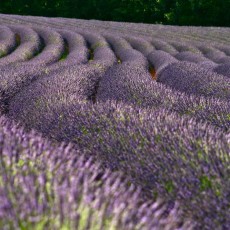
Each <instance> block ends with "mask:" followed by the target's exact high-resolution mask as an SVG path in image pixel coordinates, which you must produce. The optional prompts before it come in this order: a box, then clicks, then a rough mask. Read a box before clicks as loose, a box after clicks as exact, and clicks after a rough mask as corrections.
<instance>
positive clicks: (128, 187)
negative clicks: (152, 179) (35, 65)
mask: <svg viewBox="0 0 230 230" xmlns="http://www.w3.org/2000/svg"><path fill="white" fill-rule="evenodd" d="M0 123H1V128H0V133H1V139H0V149H1V151H0V158H1V161H0V172H1V174H0V198H1V205H0V227H1V228H2V229H12V228H14V229H25V228H26V229H30V228H35V229H44V228H45V229H63V228H65V229H85V228H87V229H109V228H111V227H113V228H114V229H154V228H155V229H157V228H164V227H167V228H168V229H174V228H175V227H177V226H180V227H188V228H189V229H190V228H191V227H192V224H191V223H190V222H189V221H188V220H183V219H182V216H181V211H180V209H179V207H178V205H175V206H174V207H173V208H171V209H170V210H168V207H169V206H168V204H167V202H163V201H162V200H156V201H155V202H151V201H144V199H143V198H142V197H141V193H140V191H141V190H140V188H137V187H134V185H133V184H130V183H129V182H128V180H127V179H125V177H124V175H122V174H121V173H112V172H111V171H109V170H105V171H103V170H102V169H101V167H100V164H99V163H98V162H95V160H94V159H93V158H92V157H87V156H86V155H82V154H83V153H82V152H81V151H79V150H75V149H73V147H71V146H70V145H68V146H66V147H64V145H60V144H54V143H52V142H50V141H48V140H46V139H44V138H42V137H41V136H40V135H38V134H36V135H35V133H28V134H27V133H25V132H24V130H23V129H21V128H18V127H17V126H15V124H12V123H11V122H9V121H8V120H7V119H6V118H0Z"/></svg>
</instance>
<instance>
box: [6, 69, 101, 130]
mask: <svg viewBox="0 0 230 230" xmlns="http://www.w3.org/2000/svg"><path fill="white" fill-rule="evenodd" d="M104 72H105V69H103V68H101V67H100V66H99V67H97V66H96V67H95V66H93V65H78V66H66V67H65V68H63V69H57V70H55V71H52V72H51V73H49V74H48V75H47V76H43V77H42V78H39V79H37V80H36V81H34V82H32V83H31V84H30V85H29V86H27V87H26V88H25V89H23V90H21V91H20V92H18V94H17V95H15V97H14V98H13V99H12V100H11V101H10V102H9V104H10V108H9V110H11V109H13V110H14V111H18V113H19V114H21V113H23V114H24V113H27V112H28V111H29V110H30V109H31V108H34V107H36V108H37V109H38V110H39V109H42V108H43V107H46V106H51V107H52V106H56V107H59V106H60V104H62V103H65V104H68V103H72V102H73V101H75V100H76V101H77V100H79V99H80V100H82V101H86V100H92V101H93V102H95V100H96V98H95V95H96V91H97V87H98V84H99V81H100V79H101V77H102V76H103V75H104ZM19 105H20V106H19ZM41 126H42V124H41ZM47 128H48V127H47Z"/></svg>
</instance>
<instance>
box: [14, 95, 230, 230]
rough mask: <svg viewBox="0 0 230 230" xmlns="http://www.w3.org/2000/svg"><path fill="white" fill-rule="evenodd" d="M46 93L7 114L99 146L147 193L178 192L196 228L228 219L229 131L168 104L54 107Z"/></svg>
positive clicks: (108, 161) (174, 195) (98, 151)
mask: <svg viewBox="0 0 230 230" xmlns="http://www.w3.org/2000/svg"><path fill="white" fill-rule="evenodd" d="M42 100H43V101H42V103H41V104H42V106H40V107H38V106H36V105H35V104H34V105H33V106H32V107H31V106H28V107H26V106H24V108H23V109H21V110H20V111H19V110H18V109H16V107H18V108H19V109H20V105H22V106H23V102H17V103H16V102H15V103H14V105H12V107H11V111H10V116H12V117H13V118H14V119H18V120H19V121H21V122H22V123H23V124H24V125H25V126H26V127H27V128H28V129H31V128H36V129H38V130H39V131H41V132H43V133H44V134H45V135H47V136H49V137H51V138H52V139H55V140H58V141H67V142H74V143H76V144H77V145H79V146H80V148H83V149H85V150H87V151H89V152H94V153H95V156H96V157H98V160H100V161H102V162H103V165H105V167H109V168H111V169H112V170H121V171H123V172H125V173H126V175H127V176H129V177H131V178H132V180H133V182H135V183H137V184H139V185H141V186H142V187H143V191H145V193H147V194H148V196H152V195H153V194H155V195H156V194H159V195H160V196H163V197H170V198H171V199H173V200H174V199H179V200H180V202H181V204H182V207H183V208H184V211H185V212H186V215H188V216H189V215H192V216H193V217H194V219H195V221H198V226H197V229H199V227H201V226H202V227H204V228H207V229H208V228H210V227H215V228H216V229H218V228H220V227H221V226H227V225H228V221H229V213H228V212H227V211H226V210H227V207H228V202H227V200H228V193H229V188H230V186H229V185H230V181H229V177H228V176H229V171H228V165H229V160H230V159H229V150H230V149H229V141H230V140H229V135H226V134H223V133H222V132H221V130H218V129H214V128H213V127H212V126H210V125H207V124H199V123H197V122H196V121H195V120H192V119H188V118H186V117H184V118H183V119H181V117H180V116H178V115H177V114H175V113H170V112H169V111H167V110H164V109H146V110H145V109H140V108H138V107H137V108H135V107H134V108H133V107H130V106H127V105H126V104H123V103H113V102H107V103H98V104H95V105H92V104H89V103H86V104H84V103H82V101H77V100H74V101H73V102H72V105H71V104H70V103H65V101H63V102H62V104H60V105H59V106H58V107H57V106H56V102H55V101H53V103H49V104H46V102H45V100H46V99H45V98H43V99H42ZM28 114H30V116H28ZM41 123H42V125H41ZM143 153H144V154H143ZM207 183H208V185H207ZM210 184H211V185H210Z"/></svg>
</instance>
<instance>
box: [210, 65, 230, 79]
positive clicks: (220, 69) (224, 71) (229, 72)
mask: <svg viewBox="0 0 230 230" xmlns="http://www.w3.org/2000/svg"><path fill="white" fill-rule="evenodd" d="M213 71H214V72H216V73H218V74H221V75H224V76H226V77H228V78H230V63H229V64H222V65H218V66H216V67H214V68H213Z"/></svg>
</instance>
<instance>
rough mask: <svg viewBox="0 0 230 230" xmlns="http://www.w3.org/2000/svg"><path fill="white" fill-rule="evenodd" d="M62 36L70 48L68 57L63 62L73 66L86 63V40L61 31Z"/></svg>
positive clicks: (77, 35)
mask: <svg viewBox="0 0 230 230" xmlns="http://www.w3.org/2000/svg"><path fill="white" fill-rule="evenodd" d="M60 34H61V36H62V37H63V38H64V39H65V40H66V42H67V46H68V55H67V57H66V58H65V59H64V60H63V61H64V62H65V61H67V62H69V63H73V64H80V63H86V62H87V56H88V51H87V47H86V42H85V40H84V38H83V37H82V36H81V35H80V34H76V33H73V32H69V31H60Z"/></svg>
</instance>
